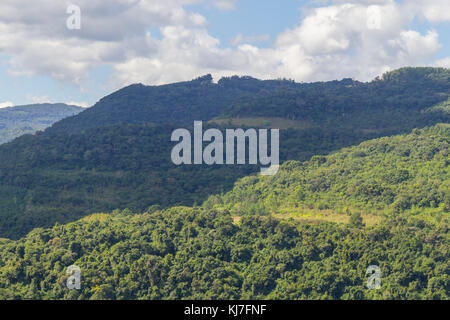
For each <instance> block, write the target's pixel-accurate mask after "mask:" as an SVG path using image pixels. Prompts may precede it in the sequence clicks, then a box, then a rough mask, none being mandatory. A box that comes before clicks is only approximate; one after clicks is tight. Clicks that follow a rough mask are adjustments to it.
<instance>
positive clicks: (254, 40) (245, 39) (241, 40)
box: [230, 33, 270, 47]
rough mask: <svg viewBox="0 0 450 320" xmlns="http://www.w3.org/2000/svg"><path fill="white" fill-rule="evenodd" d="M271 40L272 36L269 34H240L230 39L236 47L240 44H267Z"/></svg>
mask: <svg viewBox="0 0 450 320" xmlns="http://www.w3.org/2000/svg"><path fill="white" fill-rule="evenodd" d="M269 40H270V36H269V35H268V34H261V35H256V36H244V35H243V34H242V33H239V34H237V35H236V36H234V37H233V38H231V39H230V44H231V45H232V46H234V47H235V46H237V45H240V44H259V43H262V42H267V41H269Z"/></svg>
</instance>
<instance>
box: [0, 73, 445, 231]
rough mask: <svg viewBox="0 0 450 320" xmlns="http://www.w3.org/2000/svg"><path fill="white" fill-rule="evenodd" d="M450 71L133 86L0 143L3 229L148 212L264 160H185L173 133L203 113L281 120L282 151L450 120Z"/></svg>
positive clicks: (188, 201) (221, 187) (287, 154)
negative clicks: (175, 155)
mask: <svg viewBox="0 0 450 320" xmlns="http://www.w3.org/2000/svg"><path fill="white" fill-rule="evenodd" d="M448 74H449V70H447V69H433V68H408V69H401V70H397V71H393V72H391V73H388V74H386V75H384V76H383V78H382V79H376V80H374V81H372V82H370V83H367V84H364V83H360V82H355V81H353V80H351V79H344V80H342V81H331V82H324V83H312V84H296V83H294V82H291V81H278V80H272V81H259V80H256V79H253V78H249V77H241V78H240V77H231V78H224V79H221V80H220V81H219V83H217V84H215V83H212V82H211V77H208V76H206V77H202V78H199V79H197V80H194V81H191V82H184V83H178V84H173V85H166V86H159V87H145V86H142V85H134V86H131V87H127V88H124V89H122V90H120V91H118V92H116V93H113V94H112V95H110V96H108V97H105V98H104V99H102V100H101V101H100V102H99V103H98V104H97V105H95V106H93V107H91V108H89V109H87V110H85V111H83V112H82V113H80V114H78V115H76V116H73V117H70V118H68V119H65V120H62V121H60V122H58V123H56V124H54V125H53V126H52V127H51V128H49V129H47V130H46V131H44V132H43V133H41V132H40V133H38V134H36V135H25V136H22V137H20V138H18V139H16V140H14V141H13V142H11V143H8V144H5V145H2V146H0V236H2V237H8V238H17V237H20V236H22V235H25V234H26V233H27V232H29V231H30V230H31V229H33V228H34V227H48V226H53V225H54V223H55V222H60V223H66V222H70V221H74V220H76V219H79V218H81V217H83V216H85V215H88V214H91V213H92V212H99V211H111V210H114V209H116V208H119V209H124V208H130V209H132V210H133V211H137V212H141V211H144V210H145V209H147V208H148V207H149V206H152V205H161V206H162V207H170V206H174V205H194V204H195V203H197V204H200V203H202V202H204V201H205V200H206V199H207V198H208V197H209V196H210V195H212V194H220V193H223V192H227V191H229V190H231V189H232V187H233V184H234V183H235V181H237V180H238V179H239V178H242V177H244V176H246V175H249V174H251V173H253V172H255V171H257V170H259V168H260V166H259V165H257V166H238V165H236V166H230V165H216V166H186V165H184V166H175V165H174V164H173V163H172V162H171V159H170V151H171V148H172V147H173V146H174V143H173V142H171V141H170V136H171V133H172V131H173V130H174V129H176V128H180V127H188V126H192V121H193V120H208V119H211V121H210V122H209V123H205V126H204V127H205V129H206V127H208V126H209V127H216V128H219V129H222V130H223V129H225V128H231V127H253V128H262V127H275V128H280V129H281V132H280V160H281V161H282V162H284V161H287V160H299V161H305V160H309V159H310V158H311V157H312V156H313V155H325V154H327V153H330V152H332V151H335V150H338V149H341V148H343V147H348V146H352V145H357V144H359V143H361V142H362V141H365V140H368V139H373V138H377V137H381V136H389V135H393V134H398V133H405V132H410V131H411V130H412V129H414V128H422V127H425V126H428V125H434V124H436V123H440V122H442V123H449V122H450V113H449V112H448V105H449V103H448V101H449V100H448V99H449V87H450V81H449V75H448ZM409 86H411V88H413V89H408V88H409ZM255 101H256V102H257V103H256V102H255ZM374 101H375V102H374ZM292 102H293V103H292ZM249 103H250V104H249ZM274 110H278V113H276V112H275V113H274ZM263 111H264V112H263Z"/></svg>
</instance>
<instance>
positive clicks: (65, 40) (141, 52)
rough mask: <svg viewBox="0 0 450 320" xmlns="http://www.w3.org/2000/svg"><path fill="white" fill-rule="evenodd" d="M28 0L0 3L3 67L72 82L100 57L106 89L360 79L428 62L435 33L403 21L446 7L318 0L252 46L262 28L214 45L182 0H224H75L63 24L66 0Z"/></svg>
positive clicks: (221, 1) (388, 0)
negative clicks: (197, 81)
mask: <svg viewBox="0 0 450 320" xmlns="http://www.w3.org/2000/svg"><path fill="white" fill-rule="evenodd" d="M28 2H29V0H2V1H1V3H0V52H1V53H4V54H6V55H7V56H9V57H10V59H9V64H10V68H9V71H10V73H11V74H24V73H25V74H36V73H38V74H45V75H49V76H51V77H52V78H54V79H58V80H63V81H71V82H74V83H76V84H81V83H82V82H83V80H84V79H86V78H87V77H88V76H89V72H90V71H91V70H92V69H93V68H95V67H97V66H101V65H110V66H112V69H113V70H114V72H113V74H112V75H111V84H112V85H113V86H114V88H118V87H121V86H124V85H127V84H130V83H135V82H143V83H147V84H162V83H168V82H173V81H180V80H189V79H192V78H195V77H198V76H199V75H202V74H205V73H211V74H213V76H214V77H216V78H217V77H221V76H225V75H233V74H238V75H252V76H255V77H259V78H276V77H286V78H292V79H295V80H298V81H314V80H329V79H336V78H342V77H348V76H351V77H354V78H357V79H360V80H369V79H371V78H373V77H374V76H376V75H379V74H380V73H383V72H385V71H387V70H389V69H392V68H396V67H400V66H405V65H419V64H430V63H431V59H432V57H433V55H434V54H435V53H436V52H437V51H438V50H439V48H440V44H439V35H438V34H437V32H436V31H434V30H429V31H427V32H423V33H420V32H418V31H415V30H413V29H411V25H412V21H413V19H414V17H417V16H421V17H422V18H424V19H428V20H430V21H433V22H440V21H447V20H448V17H447V15H448V13H447V12H450V10H447V12H437V11H436V8H446V7H447V6H448V4H447V2H448V1H444V0H443V1H440V0H431V1H428V0H427V1H425V0H411V1H404V2H403V3H401V4H398V3H396V2H394V1H393V0H346V1H340V0H335V1H321V2H320V5H319V6H318V7H313V8H309V10H307V11H305V12H304V17H303V19H302V20H301V21H299V24H298V25H297V26H292V27H291V28H290V29H287V30H285V31H284V32H282V33H280V34H279V35H278V36H277V37H276V39H275V41H274V43H273V45H272V46H270V47H264V48H261V47H258V44H260V43H261V42H262V41H267V40H269V39H268V36H265V35H263V36H248V35H247V36H246V35H243V34H238V35H237V36H236V37H235V38H233V39H232V40H231V42H230V44H231V46H230V47H228V48H224V47H223V46H221V45H220V41H219V40H218V39H216V38H214V37H213V36H212V35H211V34H209V32H208V21H207V19H206V18H205V17H204V16H202V15H200V14H199V13H196V12H193V11H192V10H193V9H190V8H192V7H191V6H189V5H191V4H199V3H204V4H206V3H209V4H210V3H212V4H213V5H215V6H216V7H218V8H220V9H226V10H229V9H233V8H234V4H235V2H236V1H234V0H214V1H213V2H211V1H206V0H165V1H160V0H110V1H103V0H78V1H77V5H79V6H80V8H81V18H82V28H81V29H80V30H69V29H67V28H66V19H67V17H68V15H67V14H66V8H67V6H68V4H69V2H68V1H60V0H41V1H40V4H39V10H38V11H36V10H35V7H32V6H29V5H26V3H28ZM317 3H319V2H317ZM190 10H191V11H190ZM440 11H446V10H440ZM155 28H156V29H158V30H159V32H160V36H158V37H157V36H155V35H153V34H152V32H153V30H154V29H155ZM444 62H445V61H444ZM441 63H443V62H441Z"/></svg>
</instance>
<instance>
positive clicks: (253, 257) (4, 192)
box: [0, 68, 450, 300]
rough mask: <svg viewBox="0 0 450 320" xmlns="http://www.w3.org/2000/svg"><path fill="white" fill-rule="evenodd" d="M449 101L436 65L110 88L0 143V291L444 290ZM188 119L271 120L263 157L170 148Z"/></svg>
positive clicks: (244, 123) (296, 294)
mask: <svg viewBox="0 0 450 320" xmlns="http://www.w3.org/2000/svg"><path fill="white" fill-rule="evenodd" d="M449 105H450V71H449V70H448V69H442V68H403V69H399V70H395V71H392V72H389V73H386V74H384V75H383V76H382V77H379V78H376V79H374V80H373V81H371V82H368V83H362V82H358V81H354V80H352V79H343V80H341V81H330V82H317V83H295V82H293V81H287V80H269V81H260V80H257V79H254V78H251V77H237V76H235V77H229V78H223V79H221V80H220V81H219V82H218V83H214V82H212V78H211V76H209V75H208V76H204V77H200V78H198V79H195V80H193V81H189V82H182V83H176V84H171V85H164V86H144V85H141V84H136V85H132V86H129V87H126V88H123V89H121V90H119V91H117V92H115V93H113V94H111V95H109V96H107V97H105V98H103V99H101V100H100V101H99V102H98V103H97V104H96V105H94V106H93V107H91V108H89V109H87V110H85V111H83V112H81V113H79V114H77V115H74V116H72V117H68V118H66V119H64V120H61V121H59V122H57V123H55V124H54V125H53V126H52V127H50V128H48V129H46V130H45V131H39V132H37V133H36V134H25V135H23V136H21V137H19V138H16V139H14V141H12V142H9V143H5V144H3V145H1V146H0V299H446V300H447V299H449V298H450V290H449V288H450V283H449V276H450V252H449V248H450V237H449V218H450V170H449V166H450V156H449V152H450V149H449V146H450V112H449ZM194 120H203V121H204V129H207V128H218V129H220V130H222V131H223V130H225V129H228V128H238V127H241V128H252V127H253V128H263V127H264V128H279V129H280V157H281V159H280V160H281V162H282V163H281V165H280V168H279V171H278V173H277V174H276V175H274V176H261V175H258V172H259V167H260V166H258V165H256V166H255V165H213V166H207V165H195V166H194V165H191V166H190V165H184V166H176V165H174V164H173V163H172V162H171V160H170V153H171V149H172V147H173V146H174V143H173V142H171V140H170V136H171V133H172V132H173V130H174V129H177V128H180V127H183V128H187V129H192V125H193V121H194ZM71 265H76V266H78V267H79V268H80V270H81V279H82V280H81V288H80V289H79V290H69V289H68V288H67V286H66V281H67V279H68V277H69V274H68V273H67V271H68V268H69V266H71ZM371 265H376V266H379V268H380V270H381V288H380V289H374V290H372V289H368V288H367V282H366V281H367V278H368V274H367V268H368V267H369V266H371Z"/></svg>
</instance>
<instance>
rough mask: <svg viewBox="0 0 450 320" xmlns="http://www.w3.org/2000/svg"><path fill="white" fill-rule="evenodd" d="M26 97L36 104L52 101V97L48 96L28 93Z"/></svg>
mask: <svg viewBox="0 0 450 320" xmlns="http://www.w3.org/2000/svg"><path fill="white" fill-rule="evenodd" d="M25 97H26V99H27V100H28V101H30V102H31V103H34V104H38V103H52V101H51V99H50V98H49V97H48V96H33V95H31V94H27V95H26V96H25Z"/></svg>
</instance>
